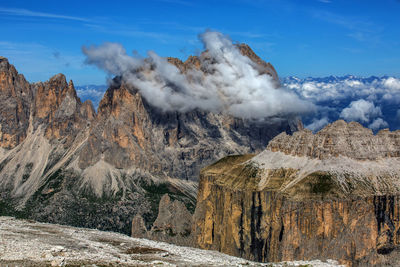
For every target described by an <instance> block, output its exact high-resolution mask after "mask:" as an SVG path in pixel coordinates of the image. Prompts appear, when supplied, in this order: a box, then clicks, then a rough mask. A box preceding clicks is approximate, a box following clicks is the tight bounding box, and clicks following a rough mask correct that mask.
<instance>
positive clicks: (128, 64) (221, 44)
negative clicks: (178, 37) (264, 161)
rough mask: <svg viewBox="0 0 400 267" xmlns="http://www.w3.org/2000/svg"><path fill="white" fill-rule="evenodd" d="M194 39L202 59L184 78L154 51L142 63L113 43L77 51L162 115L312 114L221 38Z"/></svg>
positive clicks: (310, 107) (209, 33) (213, 35)
mask: <svg viewBox="0 0 400 267" xmlns="http://www.w3.org/2000/svg"><path fill="white" fill-rule="evenodd" d="M200 40H201V42H202V43H203V45H204V48H205V50H207V52H208V57H204V58H203V57H200V61H201V66H202V70H196V69H190V70H188V71H187V73H185V74H182V73H181V72H180V70H179V69H178V68H177V67H176V66H174V65H172V64H170V63H168V61H167V60H166V59H165V58H162V57H160V56H159V55H157V54H156V53H155V52H152V51H150V52H148V54H147V58H143V57H140V56H138V55H133V56H130V55H128V54H127V53H126V50H125V49H124V48H123V47H122V45H120V44H117V43H105V44H102V45H100V46H90V47H83V48H82V51H83V53H84V54H85V55H86V63H88V64H93V65H95V66H97V67H98V68H100V69H102V70H104V71H106V72H107V73H108V74H111V75H117V76H121V77H122V79H123V80H124V81H125V82H128V83H130V84H132V85H134V86H135V87H136V88H138V89H139V90H140V92H141V94H142V95H143V97H144V98H145V99H146V100H147V101H148V102H149V103H150V104H151V105H153V106H155V107H158V108H160V109H161V110H163V111H180V112H186V111H190V110H193V109H201V110H205V111H211V112H226V113H228V114H231V115H233V116H236V117H241V118H248V119H264V118H268V117H286V116H292V115H298V114H305V113H308V112H310V111H312V110H314V109H315V107H314V105H313V104H312V103H311V102H309V101H304V100H302V99H301V98H300V97H299V96H298V95H297V94H296V93H294V92H293V91H291V90H287V89H285V88H279V89H277V88H276V82H275V81H274V80H273V79H272V77H271V76H269V75H267V74H260V73H259V71H258V68H257V66H256V64H255V63H254V62H253V61H251V60H250V59H249V58H248V57H246V56H243V55H242V54H241V53H240V51H239V49H238V48H237V46H235V45H234V44H233V42H232V41H231V40H230V39H229V38H228V37H227V36H226V35H223V34H221V33H219V32H212V31H206V32H204V33H203V34H201V35H200Z"/></svg>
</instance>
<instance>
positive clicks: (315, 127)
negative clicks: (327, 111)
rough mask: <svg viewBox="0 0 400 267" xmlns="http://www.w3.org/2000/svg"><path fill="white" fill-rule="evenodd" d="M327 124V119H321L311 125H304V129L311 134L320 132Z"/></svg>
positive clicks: (315, 120)
mask: <svg viewBox="0 0 400 267" xmlns="http://www.w3.org/2000/svg"><path fill="white" fill-rule="evenodd" d="M328 123H329V119H328V118H327V117H323V118H322V119H314V120H313V121H312V123H310V124H308V125H306V126H305V127H306V128H307V129H310V130H311V131H313V132H316V131H319V130H321V129H322V128H323V127H324V126H325V125H327V124H328Z"/></svg>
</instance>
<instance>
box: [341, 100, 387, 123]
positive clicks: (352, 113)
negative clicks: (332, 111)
mask: <svg viewBox="0 0 400 267" xmlns="http://www.w3.org/2000/svg"><path fill="white" fill-rule="evenodd" d="M381 115H382V111H381V109H380V108H379V107H375V105H374V103H372V102H369V101H365V100H364V99H360V100H357V101H353V102H351V103H350V105H349V106H348V107H347V108H345V109H343V110H342V112H341V113H340V117H341V118H343V119H345V120H347V121H360V122H369V121H371V120H372V119H374V118H376V117H379V116H381Z"/></svg>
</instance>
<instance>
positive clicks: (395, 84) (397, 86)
mask: <svg viewBox="0 0 400 267" xmlns="http://www.w3.org/2000/svg"><path fill="white" fill-rule="evenodd" d="M383 84H384V85H385V86H386V87H387V88H390V89H392V90H400V80H399V79H395V78H393V77H389V78H387V79H386V80H385V81H384V82H383Z"/></svg>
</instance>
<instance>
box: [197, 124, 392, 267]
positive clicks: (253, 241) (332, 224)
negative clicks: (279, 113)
mask: <svg viewBox="0 0 400 267" xmlns="http://www.w3.org/2000/svg"><path fill="white" fill-rule="evenodd" d="M399 177H400V131H395V132H390V131H389V130H381V131H380V132H379V133H377V134H376V135H374V134H373V132H372V130H370V129H367V128H364V127H363V126H362V125H360V124H359V123H356V122H350V123H346V122H344V121H336V122H334V123H332V124H329V125H327V126H326V127H325V128H324V129H322V130H321V131H319V132H318V133H316V134H313V133H312V132H311V131H309V130H301V131H298V132H296V133H294V134H293V135H292V136H290V135H287V134H285V133H282V134H280V135H278V136H277V137H275V138H274V139H273V140H272V141H271V142H270V143H269V144H268V147H267V149H266V150H264V151H263V152H261V153H260V154H258V155H251V154H248V155H243V156H229V157H226V158H224V159H222V160H220V161H218V162H217V163H215V164H213V165H211V166H209V167H207V168H205V169H204V170H203V171H202V173H201V178H200V185H199V194H198V199H197V207H196V212H195V215H194V218H193V221H194V228H195V231H194V233H195V243H196V244H197V245H198V246H199V247H200V248H205V249H215V250H219V251H221V252H224V253H227V254H230V255H235V256H240V257H244V258H246V259H250V260H256V261H261V262H269V261H283V260H300V259H301V260H311V259H327V258H332V259H334V260H338V261H339V262H340V263H343V264H346V265H348V266H375V265H377V266H398V259H399V256H400V238H399V237H400V220H399V216H400V204H399V203H400V202H399V201H400V179H399Z"/></svg>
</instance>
